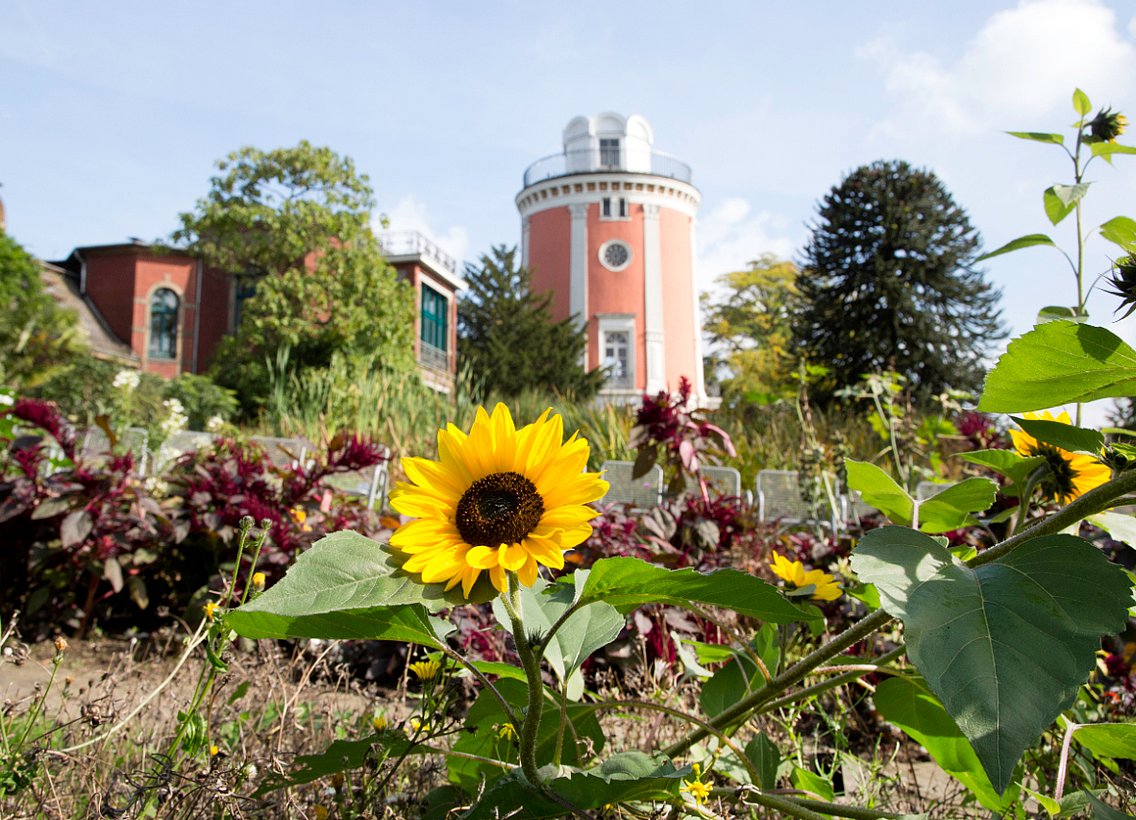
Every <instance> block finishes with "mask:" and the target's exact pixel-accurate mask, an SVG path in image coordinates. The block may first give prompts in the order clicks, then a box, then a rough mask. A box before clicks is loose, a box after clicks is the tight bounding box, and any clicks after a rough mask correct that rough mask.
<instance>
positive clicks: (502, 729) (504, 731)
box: [497, 723, 518, 743]
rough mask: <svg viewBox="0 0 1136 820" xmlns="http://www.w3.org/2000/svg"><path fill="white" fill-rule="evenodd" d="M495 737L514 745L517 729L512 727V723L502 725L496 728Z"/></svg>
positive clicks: (516, 738)
mask: <svg viewBox="0 0 1136 820" xmlns="http://www.w3.org/2000/svg"><path fill="white" fill-rule="evenodd" d="M497 737H499V738H500V739H501V740H508V741H510V742H512V743H516V742H517V740H518V737H517V729H516V727H515V726H513V724H512V723H502V724H501V725H500V726H498V727H497Z"/></svg>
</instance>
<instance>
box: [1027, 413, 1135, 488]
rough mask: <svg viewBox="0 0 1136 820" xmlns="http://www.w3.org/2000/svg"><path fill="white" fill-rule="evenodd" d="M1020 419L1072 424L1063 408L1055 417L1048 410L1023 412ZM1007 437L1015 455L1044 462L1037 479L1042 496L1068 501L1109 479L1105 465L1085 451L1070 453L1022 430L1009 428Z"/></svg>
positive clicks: (1108, 472) (1110, 475)
mask: <svg viewBox="0 0 1136 820" xmlns="http://www.w3.org/2000/svg"><path fill="white" fill-rule="evenodd" d="M1022 418H1024V419H1040V420H1042V421H1057V422H1060V423H1061V424H1072V423H1073V421H1072V419H1070V418H1069V414H1068V413H1066V412H1064V411H1062V413H1061V415H1059V416H1057V417H1056V418H1054V417H1053V414H1052V413H1050V412H1048V411H1046V412H1045V413H1023V414H1022ZM1010 438H1012V439H1013V440H1014V449H1015V450H1017V451H1018V453H1019V454H1021V455H1023V456H1026V457H1027V458H1030V457H1032V456H1041V457H1043V458H1044V459H1045V465H1046V467H1048V468H1049V469H1048V470H1047V471H1046V475H1045V476H1044V477H1043V478H1042V479H1041V481H1040V485H1041V492H1042V494H1043V495H1044V496H1045V497H1046V498H1050V499H1053V500H1055V501H1058V502H1060V503H1062V504H1068V503H1069V502H1070V501H1072V500H1073V499H1075V498H1079V497H1080V496H1082V495H1084V494H1085V493H1087V492H1088V491H1089V490H1091V489H1093V488H1094V487H1099V486H1100V485H1101V484H1104V483H1105V482H1106V481H1108V480H1109V479H1110V478H1112V470H1110V469H1109V468H1108V466H1107V465H1105V464H1102V463H1101V462H1100V461H1099V460H1098V459H1095V458H1093V457H1092V456H1090V455H1087V454H1086V453H1070V452H1069V451H1068V450H1062V449H1061V448H1060V447H1055V446H1053V445H1052V444H1046V443H1044V442H1041V441H1038V440H1037V439H1035V438H1034V437H1033V436H1031V435H1030V434H1029V433H1027V432H1025V431H1024V430H1011V431H1010Z"/></svg>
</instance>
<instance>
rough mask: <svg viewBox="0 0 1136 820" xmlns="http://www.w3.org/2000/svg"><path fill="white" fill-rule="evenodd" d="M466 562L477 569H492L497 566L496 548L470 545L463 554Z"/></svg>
mask: <svg viewBox="0 0 1136 820" xmlns="http://www.w3.org/2000/svg"><path fill="white" fill-rule="evenodd" d="M465 560H466V563H468V564H469V565H470V566H471V567H476V568H477V569H493V567H495V566H497V562H498V558H497V548H496V547H485V546H477V547H470V548H469V552H467V553H466V554H465Z"/></svg>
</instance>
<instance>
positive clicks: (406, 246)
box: [379, 231, 459, 276]
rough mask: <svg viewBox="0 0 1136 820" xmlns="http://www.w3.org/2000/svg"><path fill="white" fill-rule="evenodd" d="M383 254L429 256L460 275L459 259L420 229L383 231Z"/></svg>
mask: <svg viewBox="0 0 1136 820" xmlns="http://www.w3.org/2000/svg"><path fill="white" fill-rule="evenodd" d="M379 245H380V247H382V249H383V254H384V255H385V256H386V257H388V258H390V257H392V256H428V257H430V258H432V259H433V260H435V261H436V262H438V263H439V264H440V265H441V266H442V267H443V268H445V269H446V270H448V271H449V272H450V273H452V274H453V275H454V276H458V275H459V273H458V261H457V260H456V259H454V258H453V257H452V256H450V255H449V254H448V253H446V252H445V251H444V250H442V249H441V248H440V247H438V244H437V243H436V242H432V241H430V240H429V239H428V238H426V237H425V236H423V235H422V234H420V233H419V232H418V231H383V232H382V233H380V234H379Z"/></svg>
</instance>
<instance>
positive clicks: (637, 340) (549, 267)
mask: <svg viewBox="0 0 1136 820" xmlns="http://www.w3.org/2000/svg"><path fill="white" fill-rule="evenodd" d="M653 142H654V133H653V132H652V130H651V126H650V125H649V124H648V123H647V121H646V120H645V119H643V117H641V116H639V115H638V114H633V115H632V116H630V117H623V116H621V115H619V114H615V113H611V112H607V113H604V114H599V115H597V116H594V117H576V118H574V119H573V120H572V121H571V122H569V123H568V125H567V127H566V128H565V129H564V150H563V151H562V152H561V153H559V154H553V155H552V156H548V157H545V158H544V159H540V160H537V161H536V162H534V163H533V164H532V165H530V166H529V168H528V170H526V171H525V176H524V188H523V189H522V190H521V192H520V193H519V194H517V200H516V202H517V209H518V210H519V211H520V213H521V234H522V240H521V255H522V261H523V264H524V265H525V267H527V268H528V269H529V270H531V271H532V282H533V289H534V290H535V291H536V292H538V293H543V292H551V293H552V312H553V318H555V319H557V320H559V319H564V318H566V317H568V316H576V317H578V318H579V319H580V320H581V321H582V322H583V323H584V326H585V328H586V330H587V335H588V348H587V353H586V360H585V362H584V364H585V366H586V367H587V368H588V369H589V370H592V369H595V368H597V367H610V368H611V370H610V375H609V377H608V381H607V384H606V385H605V387H604V389H603V390H602V391H601V396H602V397H603V398H606V399H607V400H609V401H633V400H635V399H637V398H638V397H639V396H640V395H641V394H642V393H643V392H644V391H646V392H648V393H652V394H654V393H656V392H657V391H659V390H675V389H676V388H677V387H678V382H679V379H680V378H681V377H682V376H685V377H686V378H687V379H689V380H690V382H691V384H692V385H693V388H694V390H693V393H694V397H695V398H696V399H697V400H699V402H700V403H704V402H705V398H706V393H705V389H704V387H703V381H702V352H701V330H700V323H699V317H698V298H697V294H696V293H695V286H694V216H695V213H696V212H697V210H698V204H699V202H700V201H701V196H700V194H699V193H698V189H696V188H695V187H694V186H693V185H691V184H690V166H689V165H686V164H685V163H683V162H680V161H678V160H677V159H675V158H674V157H672V156H669V155H667V154H662V153H660V152H658V151H655V150H654V149H653V148H652V147H651V146H652V143H653Z"/></svg>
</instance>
